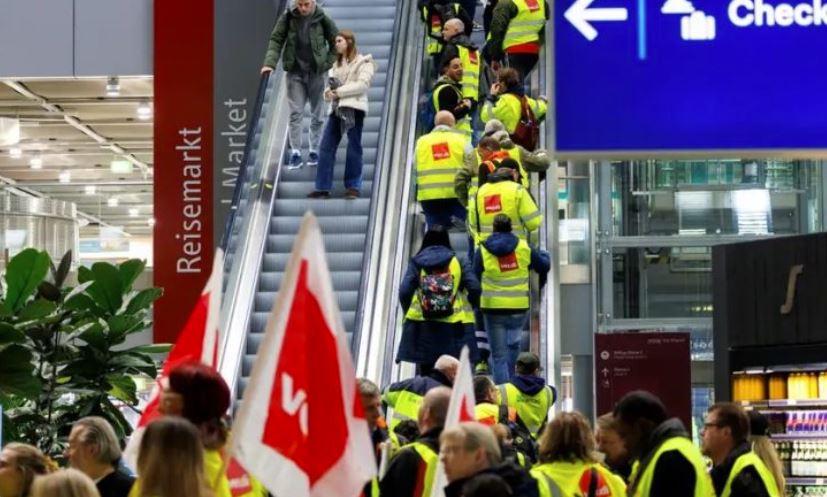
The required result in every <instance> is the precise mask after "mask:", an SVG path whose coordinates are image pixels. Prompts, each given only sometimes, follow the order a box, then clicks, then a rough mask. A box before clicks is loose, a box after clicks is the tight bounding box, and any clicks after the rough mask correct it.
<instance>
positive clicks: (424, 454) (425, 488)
mask: <svg viewBox="0 0 827 497" xmlns="http://www.w3.org/2000/svg"><path fill="white" fill-rule="evenodd" d="M407 447H410V448H412V449H413V450H415V451H416V453H417V454H419V457H421V458H422V460H423V461H425V466H426V469H425V478H424V480H423V481H422V482H421V485H420V482H417V488H422V493H421V494H419V495H414V496H413V497H430V495H431V488H432V487H433V486H434V476H435V475H436V467H437V462H438V460H439V455H438V454H437V453H436V452H434V451H433V450H431V448H430V447H428V446H427V445H425V444H423V443H421V442H414V443H412V444H410V445H408V446H407Z"/></svg>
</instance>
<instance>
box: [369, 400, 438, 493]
mask: <svg viewBox="0 0 827 497" xmlns="http://www.w3.org/2000/svg"><path fill="white" fill-rule="evenodd" d="M450 402H451V389H450V388H448V387H443V386H440V387H436V388H433V389H431V390H430V391H428V393H427V394H425V397H424V398H423V400H422V405H421V406H420V408H419V413H418V415H417V424H418V426H419V433H420V437H419V440H417V441H416V442H414V443H412V444H409V445H406V446H405V447H403V448H402V450H400V451H399V452H398V453H397V454H396V456H394V458H393V459H392V460H391V463H390V465H389V466H388V471H387V472H386V473H385V477H384V478H382V481H381V482H379V494H380V495H393V496H394V497H428V496H430V495H431V485H432V484H433V475H434V472H435V471H436V465H437V463H438V460H439V436H440V435H441V434H442V430H443V428H444V426H445V418H446V417H447V415H448V404H449V403H450Z"/></svg>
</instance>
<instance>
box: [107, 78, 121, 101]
mask: <svg viewBox="0 0 827 497" xmlns="http://www.w3.org/2000/svg"><path fill="white" fill-rule="evenodd" d="M106 96H107V97H120V96H121V80H120V79H118V77H117V76H112V77H110V78H109V80H108V81H107V82H106Z"/></svg>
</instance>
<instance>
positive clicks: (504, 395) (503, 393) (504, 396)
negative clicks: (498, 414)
mask: <svg viewBox="0 0 827 497" xmlns="http://www.w3.org/2000/svg"><path fill="white" fill-rule="evenodd" d="M497 388H498V389H499V390H500V405H501V406H505V407H508V389H507V388H506V387H505V385H504V384H503V385H499V386H498V387H497Z"/></svg>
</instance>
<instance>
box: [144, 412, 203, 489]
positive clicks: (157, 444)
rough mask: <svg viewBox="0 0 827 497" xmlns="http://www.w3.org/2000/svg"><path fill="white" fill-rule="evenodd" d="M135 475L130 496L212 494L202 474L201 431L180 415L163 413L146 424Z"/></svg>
mask: <svg viewBox="0 0 827 497" xmlns="http://www.w3.org/2000/svg"><path fill="white" fill-rule="evenodd" d="M138 475H139V476H138V480H137V481H136V482H135V485H133V487H132V491H131V492H130V493H129V497H180V496H184V495H186V496H187V497H215V494H214V493H213V492H212V491H211V490H210V488H209V487H208V486H207V481H206V477H205V476H204V446H203V445H202V444H201V434H200V433H199V432H198V429H196V428H195V426H193V424H192V423H190V422H189V421H187V420H186V419H183V418H178V417H164V418H161V419H158V420H155V421H153V422H151V423H150V424H149V425H147V427H146V431H145V432H144V434H143V437H142V438H141V448H140V452H139V453H138Z"/></svg>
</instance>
